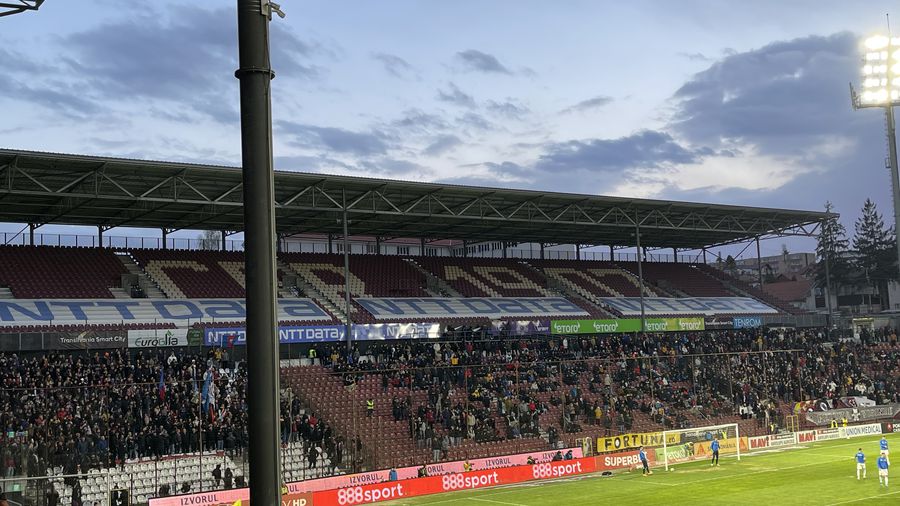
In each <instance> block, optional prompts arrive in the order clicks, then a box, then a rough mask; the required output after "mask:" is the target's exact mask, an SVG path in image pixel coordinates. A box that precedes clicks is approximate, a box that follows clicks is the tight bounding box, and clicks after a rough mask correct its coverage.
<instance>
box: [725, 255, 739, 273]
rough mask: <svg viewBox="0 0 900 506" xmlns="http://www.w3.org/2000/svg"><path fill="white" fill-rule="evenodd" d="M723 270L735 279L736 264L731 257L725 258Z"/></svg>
mask: <svg viewBox="0 0 900 506" xmlns="http://www.w3.org/2000/svg"><path fill="white" fill-rule="evenodd" d="M725 270H726V271H727V272H728V273H729V274H731V276H732V277H737V262H736V261H735V260H734V257H733V256H731V255H728V257H727V258H725Z"/></svg>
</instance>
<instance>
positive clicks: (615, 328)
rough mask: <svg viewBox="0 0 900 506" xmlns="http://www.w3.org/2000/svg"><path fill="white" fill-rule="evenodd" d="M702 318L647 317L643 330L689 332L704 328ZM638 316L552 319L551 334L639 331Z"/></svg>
mask: <svg viewBox="0 0 900 506" xmlns="http://www.w3.org/2000/svg"><path fill="white" fill-rule="evenodd" d="M705 328H706V327H705V323H704V321H703V318H647V319H645V320H644V330H645V331H647V332H690V331H697V330H704V329H705ZM640 331H641V320H640V319H639V318H625V319H620V320H553V321H552V322H551V325H550V333H551V334H566V335H572V334H615V333H622V332H640Z"/></svg>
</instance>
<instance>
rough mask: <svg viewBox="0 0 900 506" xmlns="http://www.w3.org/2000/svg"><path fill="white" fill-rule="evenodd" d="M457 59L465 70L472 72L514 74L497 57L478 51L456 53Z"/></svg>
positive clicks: (470, 50)
mask: <svg viewBox="0 0 900 506" xmlns="http://www.w3.org/2000/svg"><path fill="white" fill-rule="evenodd" d="M456 59H457V60H458V61H459V62H460V63H461V64H462V66H463V68H464V69H466V70H468V71H470V72H484V73H488V74H507V75H509V74H512V72H511V71H510V70H509V69H508V68H506V66H504V65H503V64H502V63H500V60H498V59H497V57H496V56H494V55H491V54H488V53H484V52H481V51H478V50H476V49H467V50H465V51H460V52H458V53H456Z"/></svg>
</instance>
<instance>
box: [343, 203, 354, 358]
mask: <svg viewBox="0 0 900 506" xmlns="http://www.w3.org/2000/svg"><path fill="white" fill-rule="evenodd" d="M341 199H343V201H342V204H341V205H342V206H343V209H344V220H343V221H344V313H345V317H344V325H346V326H347V328H346V330H345V332H346V334H347V350H349V349H350V343H351V340H352V339H353V335H352V333H351V330H352V325H353V323H352V322H351V321H350V237H349V235H348V233H347V190H341Z"/></svg>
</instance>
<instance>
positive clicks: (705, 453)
mask: <svg viewBox="0 0 900 506" xmlns="http://www.w3.org/2000/svg"><path fill="white" fill-rule="evenodd" d="M663 436H664V437H663V446H662V448H657V449H656V452H657V457H656V460H657V462H663V463H664V464H665V467H666V470H667V471H668V470H669V466H671V465H672V464H675V463H678V462H691V461H694V460H704V459H711V458H712V455H713V451H712V443H713V441H715V440H716V439H718V441H719V458H720V459H721V458H728V457H736V458H737V459H738V460H741V453H742V452H746V451H747V438H746V437H744V438H742V437H741V433H740V429H739V428H738V425H737V424H736V423H729V424H725V425H710V426H708V427H695V428H691V429H679V430H667V431H665V432H663Z"/></svg>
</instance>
